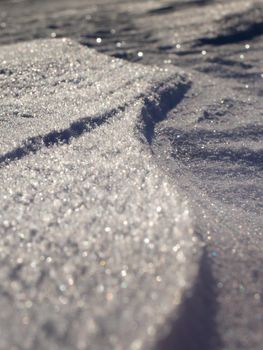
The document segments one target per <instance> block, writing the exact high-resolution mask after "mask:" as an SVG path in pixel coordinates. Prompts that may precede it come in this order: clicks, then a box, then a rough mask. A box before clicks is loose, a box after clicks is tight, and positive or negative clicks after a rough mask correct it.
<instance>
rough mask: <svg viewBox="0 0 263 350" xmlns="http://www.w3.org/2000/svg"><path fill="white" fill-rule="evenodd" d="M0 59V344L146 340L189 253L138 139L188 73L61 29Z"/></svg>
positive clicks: (187, 270)
mask: <svg viewBox="0 0 263 350" xmlns="http://www.w3.org/2000/svg"><path fill="white" fill-rule="evenodd" d="M0 61H1V62H3V61H5V63H3V69H5V71H6V72H7V71H8V72H10V74H8V75H6V76H4V77H3V78H2V80H1V90H0V91H1V92H0V93H1V95H2V97H4V104H3V105H2V106H1V115H2V118H4V121H3V122H2V123H1V131H0V132H1V135H2V137H1V153H2V158H1V160H2V164H1V168H0V182H1V189H0V191H1V194H0V196H1V198H2V201H1V204H0V206H1V208H0V218H1V220H0V222H1V226H0V227H1V228H0V230H1V231H0V232H1V241H0V245H1V268H0V281H1V299H0V304H1V316H0V325H1V329H2V336H1V339H0V348H12V347H18V348H19V349H27V350H28V349H61V348H62V347H63V349H92V350H96V349H134V350H136V349H141V348H144V349H146V348H147V349H148V348H150V347H151V346H152V345H153V344H154V339H156V338H159V337H163V336H164V335H165V334H166V332H167V331H168V329H169V322H168V323H166V322H167V320H168V318H169V317H170V315H171V314H172V313H173V318H175V320H176V319H178V318H179V317H180V315H179V307H180V304H181V302H182V299H183V298H184V295H185V292H186V291H187V290H188V291H189V290H191V288H192V287H193V286H194V284H195V278H196V276H197V273H198V270H199V262H200V256H201V251H202V249H201V245H200V243H199V242H198V241H197V239H196V238H195V237H194V235H193V229H192V225H191V220H190V214H189V211H188V207H187V204H186V203H185V202H184V201H183V200H182V199H181V197H180V196H179V194H178V192H177V189H176V187H175V186H173V185H171V183H170V180H169V179H168V177H166V176H165V175H164V174H163V173H162V172H161V171H160V170H159V169H158V167H157V166H156V165H155V162H154V161H153V159H152V155H151V152H150V150H149V149H148V146H147V145H148V143H147V142H146V140H147V138H148V137H149V135H150V133H151V132H152V128H151V123H153V122H154V120H158V119H162V118H163V117H164V116H165V113H166V112H167V106H168V107H169V108H172V107H173V105H174V104H175V103H176V101H178V99H179V98H181V97H182V95H183V93H184V91H186V89H187V87H188V86H189V81H188V80H187V78H186V77H185V75H184V74H183V73H182V72H178V71H176V70H174V69H171V70H162V69H160V68H148V67H141V66H137V65H131V64H128V63H126V62H122V61H120V60H116V59H111V58H106V57H104V56H102V55H99V54H97V53H96V52H95V51H92V50H88V49H85V48H83V47H80V46H79V45H77V44H74V43H72V42H71V41H69V40H57V41H54V40H52V41H51V40H46V41H40V42H32V43H26V44H18V45H14V46H9V47H8V48H7V47H3V48H2V49H1V58H0ZM26 115H27V116H29V115H30V116H32V118H30V117H26ZM142 141H143V142H142ZM175 326H176V325H175ZM166 327H168V328H166Z"/></svg>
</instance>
